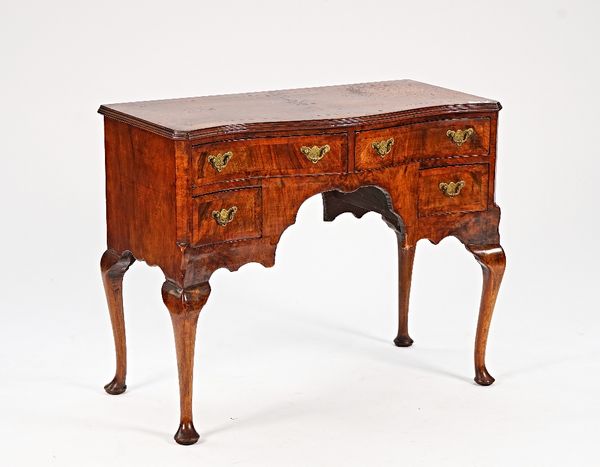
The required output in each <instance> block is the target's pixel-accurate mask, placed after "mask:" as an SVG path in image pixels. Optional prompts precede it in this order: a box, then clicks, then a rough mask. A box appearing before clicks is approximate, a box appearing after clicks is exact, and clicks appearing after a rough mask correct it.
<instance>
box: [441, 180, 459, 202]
mask: <svg viewBox="0 0 600 467" xmlns="http://www.w3.org/2000/svg"><path fill="white" fill-rule="evenodd" d="M464 186H465V182H464V181H463V180H459V181H458V182H449V183H444V182H442V183H440V184H439V187H440V191H441V192H442V193H444V195H445V196H448V197H449V198H454V197H455V196H458V195H460V190H462V189H463V187H464Z"/></svg>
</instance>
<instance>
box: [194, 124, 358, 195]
mask: <svg viewBox="0 0 600 467" xmlns="http://www.w3.org/2000/svg"><path fill="white" fill-rule="evenodd" d="M346 152H347V149H346V136H345V135H339V134H335V135H311V136H295V137H281V138H256V139H248V140H238V141H224V142H219V143H213V144H206V145H202V146H198V147H195V148H194V149H193V158H192V170H193V174H195V175H194V177H193V182H194V183H195V185H201V184H207V183H213V182H220V181H226V180H235V179H240V178H251V177H259V176H260V177H262V176H264V177H269V176H275V175H297V174H311V173H319V174H329V173H343V172H345V171H346V167H347V164H346V158H347V157H346Z"/></svg>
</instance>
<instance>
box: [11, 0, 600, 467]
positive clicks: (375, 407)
mask: <svg viewBox="0 0 600 467" xmlns="http://www.w3.org/2000/svg"><path fill="white" fill-rule="evenodd" d="M599 17H600V4H599V3H598V2H595V1H593V0H589V1H584V0H572V1H566V0H561V1H558V0H549V1H539V2H536V1H529V2H527V1H524V0H520V1H512V0H511V1H504V2H498V1H494V2H491V1H480V2H462V3H456V2H447V1H421V2H403V1H397V0H396V1H370V2H354V1H349V0H343V1H342V0H329V1H309V0H304V1H302V2H283V1H281V0H279V1H259V0H255V1H252V2H243V1H239V2H231V1H224V0H221V1H219V2H199V1H195V2H193V1H189V2H184V1H171V2H156V1H148V0H146V1H143V2H142V1H135V2H134V1H129V2H127V1H123V0H121V1H112V0H110V1H109V0H105V1H102V2H94V3H90V2H75V1H66V0H63V1H61V0H56V1H53V2H42V1H37V2H36V1H26V0H21V1H19V2H7V1H3V2H2V14H1V16H0V60H1V63H2V71H1V72H0V76H1V77H2V86H1V87H0V93H1V96H0V97H1V99H0V103H1V109H0V129H1V130H0V131H1V132H2V153H1V157H2V170H1V172H0V173H2V183H1V184H0V195H1V199H2V217H3V222H2V230H1V231H0V232H1V233H0V236H1V237H0V238H1V239H2V244H3V252H2V258H3V268H2V270H1V272H0V274H1V277H0V279H1V283H2V284H3V285H2V294H1V298H0V300H1V301H0V304H1V313H0V370H1V372H2V375H3V381H2V383H1V384H0V439H1V440H2V443H1V444H2V448H1V449H0V465H6V466H32V465H35V466H41V465H58V466H71V465H73V466H82V465H85V466H96V465H107V464H109V465H115V466H135V465H140V466H165V465H206V466H230V465H244V466H302V467H304V466H337V465H340V466H341V465H343V466H345V467H349V466H361V467H363V466H388V465H400V464H405V465H410V466H507V465H516V466H521V465H523V466H558V465H577V466H592V465H597V461H596V460H595V459H596V457H597V454H596V450H595V444H596V442H597V440H598V435H599V432H600V403H599V402H598V394H599V391H600V379H599V378H598V367H599V366H600V339H598V334H599V331H600V315H599V313H598V311H599V307H598V301H597V293H596V291H597V290H598V287H599V286H600V274H599V273H598V268H597V265H598V263H599V260H600V254H599V252H598V248H597V246H596V245H597V244H596V242H595V240H596V238H597V235H598V234H597V226H598V214H599V210H598V207H597V193H598V183H599V181H598V178H597V177H598V172H599V170H600V162H599V161H600V150H599V149H598V148H599V147H600V146H599V145H598V144H597V142H596V138H597V135H598V126H599V125H600V121H599V120H600V119H599V118H598V113H597V109H598V108H599V106H600V95H599V93H598V91H597V83H598V82H600V68H599V59H598V46H599V45H600V44H599V42H600V32H599V29H598V26H597V24H598V19H599ZM401 78H411V79H415V80H419V81H425V82H429V83H432V84H437V85H440V86H444V87H449V88H453V89H458V90H462V91H465V92H469V93H472V94H476V95H481V96H485V97H490V98H495V99H498V100H499V101H500V102H501V103H502V104H503V106H504V109H503V110H502V111H501V116H500V129H499V145H498V155H499V162H498V173H497V201H498V203H499V205H500V206H501V207H502V209H503V217H502V223H501V235H502V243H503V246H504V247H505V249H506V252H507V257H508V267H507V272H506V275H505V280H504V284H503V288H502V290H501V292H500V297H499V300H498V304H497V307H496V314H495V317H494V321H493V323H492V330H491V337H490V342H489V347H488V368H489V369H490V372H491V373H492V374H493V375H494V376H495V377H496V379H497V381H496V383H495V384H494V385H493V386H491V387H489V388H483V387H479V386H476V385H475V384H474V383H473V382H472V377H473V368H472V348H473V340H474V333H475V322H476V313H477V308H478V301H479V294H480V283H481V272H480V268H479V266H478V265H477V264H476V262H475V261H474V259H473V258H472V257H471V256H470V255H469V254H468V253H467V252H466V251H465V250H464V248H463V247H462V246H461V245H460V244H459V242H458V241H457V240H455V239H452V238H451V239H446V240H444V241H443V242H442V243H441V244H440V245H438V246H433V245H431V244H429V243H425V242H421V243H420V244H419V246H418V250H417V257H416V264H415V271H414V278H413V293H412V301H411V323H410V324H411V326H410V328H411V335H412V337H413V338H414V339H415V344H414V346H413V347H411V348H409V349H398V348H395V347H394V346H393V344H392V339H393V337H394V336H395V331H396V309H397V297H396V293H397V292H396V290H397V272H396V257H395V255H396V245H395V237H394V235H393V233H392V231H391V230H390V229H388V228H387V227H386V225H385V224H384V223H383V222H382V221H381V219H380V218H379V216H377V215H375V214H369V215H367V216H365V217H364V218H363V219H362V220H360V221H359V220H356V219H354V218H353V217H351V216H350V215H349V214H345V215H343V216H342V217H340V218H338V219H337V221H336V222H334V223H327V224H325V223H323V222H322V221H321V218H322V212H321V209H322V208H321V200H320V197H314V198H311V199H309V200H308V201H307V202H306V203H305V204H304V205H303V206H302V208H301V210H300V213H299V215H298V222H297V223H296V225H294V226H293V227H291V228H290V229H288V230H287V231H286V233H285V234H284V236H283V238H282V241H281V243H280V246H279V250H278V252H277V265H276V266H275V267H274V268H273V269H264V268H263V267H262V266H259V265H256V264H251V265H248V266H245V267H243V268H242V269H241V270H240V271H238V272H235V273H230V272H228V271H225V270H219V271H217V272H216V273H215V274H214V276H213V279H212V288H213V293H212V295H211V297H210V300H209V303H208V304H207V305H206V307H205V309H204V310H203V312H202V315H201V318H200V323H199V330H198V345H197V353H196V373H195V374H196V380H195V381H196V384H195V387H194V393H195V418H196V423H195V424H196V428H197V429H198V431H199V432H200V434H201V437H202V438H201V442H200V443H198V444H197V445H195V446H193V447H188V448H186V447H181V446H177V445H176V444H175V443H174V441H173V440H172V435H173V433H174V431H175V430H176V428H177V423H178V391H177V377H176V364H175V352H174V344H173V337H172V330H171V325H170V319H169V317H168V313H167V311H166V309H165V308H164V305H163V303H162V300H161V298H160V292H159V291H160V286H161V284H162V281H163V278H162V275H161V273H160V271H159V270H158V269H157V268H149V267H147V266H146V265H145V264H143V263H141V264H138V263H136V265H135V266H134V267H132V269H131V270H130V272H129V273H128V275H127V276H126V279H125V292H124V293H125V307H126V321H127V328H128V347H129V377H128V386H129V389H128V392H127V393H125V394H124V395H122V396H118V397H111V396H108V395H107V394H105V393H104V391H103V389H102V386H103V384H105V383H106V382H108V381H109V380H110V379H111V378H112V375H113V371H114V363H113V360H114V350H113V343H112V334H111V330H110V324H109V320H108V312H107V310H106V306H105V302H104V296H103V291H102V287H101V280H100V275H99V266H98V263H99V259H100V255H101V253H102V252H103V251H104V248H105V224H104V215H105V214H104V165H103V136H102V120H101V117H100V116H99V115H97V114H96V110H97V108H98V106H99V105H100V104H102V103H112V102H122V101H135V100H148V99H159V98H171V97H186V96H197V95H207V94H220V93H232V92H246V91H257V90H269V89H281V88H291V87H306V86H313V85H314V86H317V85H328V84H343V83H353V82H365V81H380V80H389V79H401ZM299 291H302V293H299Z"/></svg>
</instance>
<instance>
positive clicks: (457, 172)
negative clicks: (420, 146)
mask: <svg viewBox="0 0 600 467" xmlns="http://www.w3.org/2000/svg"><path fill="white" fill-rule="evenodd" d="M488 178H489V166H488V164H473V165H458V166H451V167H439V168H434V169H425V170H421V171H420V172H419V201H418V202H419V217H423V216H431V215H436V214H449V213H453V212H469V211H485V210H486V209H487V199H488Z"/></svg>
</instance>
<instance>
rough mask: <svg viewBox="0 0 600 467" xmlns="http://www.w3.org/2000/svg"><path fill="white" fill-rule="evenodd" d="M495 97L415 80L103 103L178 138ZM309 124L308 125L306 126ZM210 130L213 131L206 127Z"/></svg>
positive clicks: (338, 122) (365, 118)
mask: <svg viewBox="0 0 600 467" xmlns="http://www.w3.org/2000/svg"><path fill="white" fill-rule="evenodd" d="M499 108H500V104H499V103H498V102H497V101H495V100H491V99H485V98H482V97H477V96H473V95H470V94H465V93H463V92H458V91H452V90H450V89H445V88H441V87H438V86H432V85H429V84H425V83H420V82H417V81H412V80H399V81H382V82H376V83H361V84H349V85H340V86H324V87H315V88H302V89H289V90H281V91H265V92H252V93H245V94H228V95H218V96H205V97H190V98H182V99H166V100H155V101H146V102H130V103H122V104H109V105H102V106H101V107H100V109H99V110H98V111H99V112H100V113H101V114H103V115H105V116H107V117H110V118H113V119H116V120H119V121H124V122H127V123H130V124H132V125H135V126H137V127H140V128H144V129H147V130H150V131H153V132H155V133H158V134H162V135H163V136H167V137H170V138H172V139H188V138H194V137H197V136H201V135H203V134H216V133H239V132H244V131H252V130H255V131H260V130H261V128H264V127H266V126H269V127H270V128H273V124H275V125H277V124H280V125H281V124H284V123H287V124H291V126H294V125H296V126H298V127H301V126H303V125H302V123H303V122H304V123H308V124H309V126H314V125H315V123H317V122H318V126H319V127H321V128H326V127H337V126H343V125H344V123H346V124H357V123H358V124H360V123H363V122H364V123H372V122H374V121H377V120H378V119H382V118H383V117H384V116H389V117H392V116H398V114H403V113H406V114H415V113H427V111H428V110H429V111H430V112H431V111H434V110H435V111H453V110H456V111H459V110H461V111H464V110H469V109H472V110H480V111H481V110H498V109H499ZM304 126H306V125H304ZM206 130H210V131H206Z"/></svg>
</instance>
